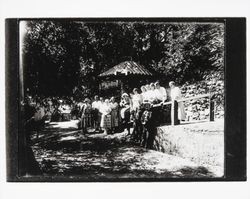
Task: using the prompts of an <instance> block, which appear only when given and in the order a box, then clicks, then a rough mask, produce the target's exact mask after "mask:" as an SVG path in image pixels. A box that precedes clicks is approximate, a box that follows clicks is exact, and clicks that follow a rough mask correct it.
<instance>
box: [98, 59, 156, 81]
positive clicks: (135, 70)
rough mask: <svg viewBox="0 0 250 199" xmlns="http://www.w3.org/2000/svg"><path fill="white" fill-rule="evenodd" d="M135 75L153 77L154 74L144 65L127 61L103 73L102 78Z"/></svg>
mask: <svg viewBox="0 0 250 199" xmlns="http://www.w3.org/2000/svg"><path fill="white" fill-rule="evenodd" d="M119 73H120V74H124V75H128V74H134V75H146V76H152V75H153V74H152V73H151V72H149V71H148V70H147V69H146V68H144V67H143V66H142V65H140V64H138V63H136V62H134V61H125V62H122V63H120V64H118V65H115V66H114V67H113V68H110V69H109V70H107V71H105V72H103V73H101V74H100V75H99V76H100V77H106V76H115V75H117V74H119Z"/></svg>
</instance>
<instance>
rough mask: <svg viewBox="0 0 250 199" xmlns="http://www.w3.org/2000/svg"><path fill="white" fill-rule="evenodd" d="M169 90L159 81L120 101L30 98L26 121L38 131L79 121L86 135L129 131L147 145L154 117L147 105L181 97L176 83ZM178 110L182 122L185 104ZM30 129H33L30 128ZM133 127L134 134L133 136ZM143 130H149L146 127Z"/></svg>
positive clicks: (26, 109)
mask: <svg viewBox="0 0 250 199" xmlns="http://www.w3.org/2000/svg"><path fill="white" fill-rule="evenodd" d="M169 87H170V90H168V91H167V90H166V89H165V88H164V87H162V86H161V85H160V83H159V82H158V81H157V82H154V83H150V84H146V85H143V86H141V87H140V89H138V88H134V89H133V92H132V93H129V94H128V93H123V94H122V95H121V98H120V101H119V102H118V99H116V98H115V97H111V98H107V99H104V98H103V97H99V96H97V95H96V96H95V97H94V99H93V100H92V101H91V100H90V99H89V98H85V100H79V101H76V100H74V99H73V98H58V97H52V98H49V97H48V98H41V97H40V98H39V97H31V96H28V97H27V98H26V107H25V120H26V123H28V124H32V125H33V128H34V126H35V129H36V130H37V131H39V129H40V128H41V127H42V126H43V125H44V123H45V120H49V121H51V122H53V121H56V122H57V121H67V120H70V119H80V123H79V124H80V125H79V126H80V128H82V130H83V132H87V131H88V128H92V129H95V130H96V131H102V132H104V133H115V132H117V131H119V130H121V131H123V130H124V129H127V131H128V135H132V136H133V137H134V138H136V139H137V140H138V142H142V141H143V140H144V144H145V143H146V141H145V140H147V137H148V136H147V135H145V133H143V127H145V125H146V124H147V125H148V122H149V121H150V120H149V118H151V117H152V114H151V113H152V112H150V110H149V108H148V107H149V106H145V105H147V104H150V105H152V104H161V103H164V102H166V101H170V100H178V99H180V98H181V97H182V96H181V90H180V88H178V87H177V86H175V83H174V82H172V81H171V82H169ZM178 107H179V110H178V116H179V120H185V111H184V106H183V104H182V103H181V102H179V103H178ZM158 116H159V114H158V115H156V116H155V117H154V118H160V117H158ZM30 121H32V122H30ZM28 126H29V127H31V125H28ZM131 126H133V131H132V133H131V134H130V127H131ZM144 130H146V131H147V129H145V128H144ZM146 134H147V133H146Z"/></svg>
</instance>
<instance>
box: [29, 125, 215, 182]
mask: <svg viewBox="0 0 250 199" xmlns="http://www.w3.org/2000/svg"><path fill="white" fill-rule="evenodd" d="M32 141H33V146H32V149H33V151H34V155H35V158H36V160H37V161H38V163H39V165H40V168H41V169H42V171H43V173H44V174H45V175H66V176H67V175H78V176H82V177H86V178H88V179H92V178H93V179H95V178H97V179H100V178H105V179H106V178H109V179H110V178H111V179H116V178H169V177H175V178H183V177H184V178H186V177H197V178H199V177H213V173H211V172H209V171H208V170H207V169H206V168H205V167H200V166H197V165H196V164H195V163H193V162H191V161H189V160H187V159H182V158H179V157H176V156H172V155H168V154H164V153H161V152H157V151H154V150H147V149H144V148H141V147H139V146H135V145H134V144H133V143H131V142H130V141H129V139H128V138H127V137H126V133H119V134H114V135H104V134H93V133H92V134H91V133H89V134H86V135H83V134H82V132H81V131H79V130H77V128H76V121H71V122H60V123H50V124H49V126H48V127H46V129H45V130H43V131H42V132H40V136H39V138H38V139H36V138H35V136H33V137H32Z"/></svg>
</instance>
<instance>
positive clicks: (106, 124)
mask: <svg viewBox="0 0 250 199" xmlns="http://www.w3.org/2000/svg"><path fill="white" fill-rule="evenodd" d="M111 110H112V109H111V107H110V104H109V100H108V99H105V101H104V103H103V104H102V105H101V106H100V113H101V114H102V116H101V124H100V126H101V128H102V129H103V130H104V133H105V134H106V133H107V132H108V131H109V130H110V129H111V115H110V113H111Z"/></svg>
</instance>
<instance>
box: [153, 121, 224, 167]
mask: <svg viewBox="0 0 250 199" xmlns="http://www.w3.org/2000/svg"><path fill="white" fill-rule="evenodd" d="M154 149H156V150H157V151H161V152H164V153H167V154H171V155H175V156H179V157H182V158H187V159H189V160H192V161H194V162H196V163H197V164H199V165H203V166H204V165H207V166H211V167H212V168H215V167H218V168H219V169H220V170H221V171H222V170H223V167H224V122H223V120H218V121H215V122H199V123H192V124H181V125H177V126H161V127H158V128H157V135H156V137H155V140H154Z"/></svg>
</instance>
